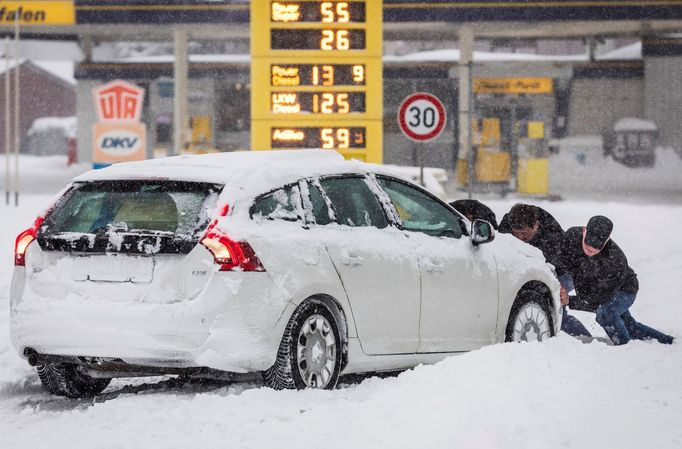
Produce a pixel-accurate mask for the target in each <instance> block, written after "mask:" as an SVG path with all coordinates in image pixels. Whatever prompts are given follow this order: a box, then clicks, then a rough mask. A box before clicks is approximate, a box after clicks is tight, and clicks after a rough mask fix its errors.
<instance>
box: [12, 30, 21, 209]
mask: <svg viewBox="0 0 682 449" xmlns="http://www.w3.org/2000/svg"><path fill="white" fill-rule="evenodd" d="M14 23H15V24H16V25H15V27H14V53H15V54H14V58H15V60H16V67H15V68H14V70H15V72H14V75H15V78H14V206H15V207H16V206H19V147H20V146H21V130H20V129H19V125H20V123H19V120H20V116H19V112H20V111H19V109H20V103H19V102H20V97H21V95H20V88H21V81H20V78H19V76H20V74H21V71H20V70H19V66H20V62H19V18H18V17H15V21H14Z"/></svg>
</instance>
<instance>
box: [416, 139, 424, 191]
mask: <svg viewBox="0 0 682 449" xmlns="http://www.w3.org/2000/svg"><path fill="white" fill-rule="evenodd" d="M417 152H418V153H419V184H420V185H421V186H422V187H424V188H426V186H425V185H424V154H422V152H421V151H419V148H417Z"/></svg>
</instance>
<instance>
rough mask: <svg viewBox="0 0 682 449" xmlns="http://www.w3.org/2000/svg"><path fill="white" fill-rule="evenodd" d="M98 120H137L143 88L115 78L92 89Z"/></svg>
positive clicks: (139, 116)
mask: <svg viewBox="0 0 682 449" xmlns="http://www.w3.org/2000/svg"><path fill="white" fill-rule="evenodd" d="M93 93H94V95H95V104H96V106H97V117H98V118H99V121H100V122H139V121H140V119H141V117H142V102H143V101H144V89H142V88H140V87H137V86H136V85H134V84H130V83H128V82H126V81H123V80H116V81H112V82H110V83H107V84H105V85H103V86H100V87H97V88H95V89H94V90H93Z"/></svg>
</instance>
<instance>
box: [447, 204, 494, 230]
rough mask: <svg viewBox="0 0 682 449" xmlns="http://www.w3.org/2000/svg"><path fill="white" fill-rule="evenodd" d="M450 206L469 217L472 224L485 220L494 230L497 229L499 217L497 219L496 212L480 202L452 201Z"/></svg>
mask: <svg viewBox="0 0 682 449" xmlns="http://www.w3.org/2000/svg"><path fill="white" fill-rule="evenodd" d="M450 206H452V207H453V208H455V210H456V211H457V212H459V213H460V214H462V215H464V216H465V217H467V220H469V221H470V222H472V223H473V221H474V220H477V219H479V220H485V221H487V222H488V223H490V224H491V225H493V228H494V229H497V217H495V212H493V211H492V209H490V208H489V207H488V206H486V205H485V204H483V203H481V202H480V201H478V200H456V201H452V202H451V203H450Z"/></svg>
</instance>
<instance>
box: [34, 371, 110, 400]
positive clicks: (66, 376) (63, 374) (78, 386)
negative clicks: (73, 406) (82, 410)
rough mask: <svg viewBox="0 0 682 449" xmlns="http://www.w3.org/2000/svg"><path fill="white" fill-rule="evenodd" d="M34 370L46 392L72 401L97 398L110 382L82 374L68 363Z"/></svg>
mask: <svg viewBox="0 0 682 449" xmlns="http://www.w3.org/2000/svg"><path fill="white" fill-rule="evenodd" d="M36 369H37V370H38V377H40V381H41V382H42V384H43V386H44V387H45V389H46V390H47V391H49V392H50V393H52V394H56V395H58V396H66V397H67V398H72V399H76V398H88V397H93V396H97V395H98V394H100V393H101V392H102V391H104V389H105V388H106V387H107V385H109V382H111V379H109V378H104V379H96V378H94V377H90V376H88V375H87V374H83V373H81V372H80V371H79V370H78V368H77V367H76V365H73V364H68V363H46V364H45V365H39V366H37V367H36Z"/></svg>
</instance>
